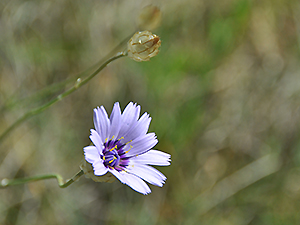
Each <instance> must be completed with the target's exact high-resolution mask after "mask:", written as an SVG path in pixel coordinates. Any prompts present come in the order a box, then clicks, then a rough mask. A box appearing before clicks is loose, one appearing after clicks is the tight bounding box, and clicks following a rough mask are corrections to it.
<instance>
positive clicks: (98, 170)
mask: <svg viewBox="0 0 300 225" xmlns="http://www.w3.org/2000/svg"><path fill="white" fill-rule="evenodd" d="M93 168H94V174H95V175H96V176H102V175H104V174H106V173H107V171H108V169H107V168H106V167H105V166H104V164H103V160H102V159H100V158H99V160H98V161H96V162H94V163H93Z"/></svg>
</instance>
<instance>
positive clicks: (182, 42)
mask: <svg viewBox="0 0 300 225" xmlns="http://www.w3.org/2000/svg"><path fill="white" fill-rule="evenodd" d="M149 4H154V5H156V6H158V7H159V8H160V9H161V11H162V21H161V26H160V27H159V28H157V29H156V30H154V33H155V34H157V35H159V36H160V37H161V40H162V46H161V51H160V53H159V54H158V55H157V56H156V57H154V58H152V59H151V60H150V61H149V62H142V63H137V62H134V61H132V60H130V59H128V58H122V59H119V60H117V61H115V62H113V63H112V64H110V65H109V66H108V67H107V68H106V69H105V70H103V71H102V72H101V73H100V74H99V75H98V76H97V77H95V78H94V79H93V80H92V81H91V82H89V83H88V84H87V85H86V86H84V87H83V88H81V89H79V90H77V91H76V92H75V93H73V94H72V95H70V96H68V97H67V98H65V99H63V100H62V101H60V102H59V103H57V104H55V105H53V106H52V107H51V108H49V109H48V110H46V111H45V112H43V113H42V114H40V115H38V116H35V117H34V118H31V119H30V120H28V121H27V122H25V123H24V124H23V125H21V126H20V127H18V128H17V129H16V130H14V132H13V133H11V134H10V135H9V136H8V137H7V138H6V139H5V140H4V141H3V142H2V143H0V179H2V178H5V177H7V178H13V177H25V176H31V175H37V174H44V173H53V172H56V173H60V174H61V175H62V176H63V177H65V178H69V177H71V176H72V175H73V174H74V173H76V172H77V171H78V169H79V164H80V161H81V160H82V158H83V150H82V148H83V147H84V146H86V145H88V144H89V143H90V141H89V138H88V136H89V129H90V128H92V127H93V122H92V110H93V108H94V107H96V106H99V105H104V106H105V107H106V109H107V110H108V111H109V112H110V111H111V108H112V105H113V103H114V102H116V101H119V102H120V103H121V107H122V108H124V107H125V105H126V104H127V103H128V102H129V101H133V102H137V103H139V104H140V105H141V106H142V111H143V112H144V111H147V112H148V113H150V115H151V117H152V122H151V126H150V131H154V132H156V134H157V136H158V139H159V143H158V145H157V146H156V148H157V149H159V150H163V151H165V152H168V153H170V154H171V155H172V165H171V166H169V167H163V168H159V169H160V170H161V171H162V172H163V173H164V174H165V175H166V176H167V177H168V179H167V182H166V184H165V185H164V187H163V188H157V187H154V186H151V189H152V193H151V194H150V195H149V196H143V195H141V194H138V193H136V192H135V191H133V190H131V189H130V188H129V187H127V186H125V185H122V184H121V183H120V182H118V181H116V182H114V183H112V184H107V183H95V182H93V181H92V180H89V179H85V178H84V177H83V178H81V179H80V180H79V181H78V182H76V183H75V184H72V185H71V186H70V187H68V188H66V189H60V188H59V187H58V186H57V183H56V181H55V180H49V181H40V182H36V183H31V184H28V185H22V186H15V187H10V188H7V189H1V190H0V224H5V225H6V224H8V225H10V224H17V225H23V224H24V225H25V224H30V225H32V224H72V225H73V224H137V225H141V224H185V225H186V224H202V225H205V224H207V225H211V224H214V225H231V224H232V225H254V224H255V225H260V224H261V225H263V224H275V225H277V224H278V225H279V224H282V225H287V224H299V222H300V216H299V213H298V211H299V208H300V151H299V148H300V133H299V132H300V126H299V125H300V111H299V106H300V63H299V60H300V57H299V56H300V54H299V53H300V51H299V47H300V3H299V1H297V0H291V1H284V0H261V1H250V0H229V1H221V0H219V1H217V0H215V1H209V0H206V1H205V0H199V1H196V0H186V1H180V0H173V1H162V2H161V1H154V0H153V1H114V0H110V1H108V0H103V1H86V0H81V1H76V0H75V1H71V0H60V1H57V0H56V1H48V0H45V1H36V0H31V1H21V0H13V1H10V0H1V1H0V133H2V132H4V131H5V129H7V128H8V127H9V125H11V124H12V123H13V122H14V121H16V119H18V118H19V117H20V116H22V115H23V114H24V113H25V112H27V111H28V110H30V109H32V108H35V107H37V106H40V105H42V104H43V103H45V102H47V101H49V100H50V99H52V98H53V97H55V96H57V95H58V94H59V93H62V92H63V91H64V90H65V89H67V88H68V87H70V86H72V85H73V82H75V81H76V79H77V78H78V74H80V73H81V72H82V71H85V70H86V69H87V68H91V66H92V65H95V64H96V63H98V62H99V61H100V60H101V59H103V58H104V57H106V55H107V54H109V53H110V51H111V50H112V49H113V48H114V47H115V46H117V45H118V44H119V43H120V42H121V41H122V40H123V39H124V38H126V37H128V35H130V34H132V33H133V32H135V31H136V30H137V25H136V24H139V21H137V18H138V17H139V12H140V10H141V9H142V8H143V7H144V6H147V5H149Z"/></svg>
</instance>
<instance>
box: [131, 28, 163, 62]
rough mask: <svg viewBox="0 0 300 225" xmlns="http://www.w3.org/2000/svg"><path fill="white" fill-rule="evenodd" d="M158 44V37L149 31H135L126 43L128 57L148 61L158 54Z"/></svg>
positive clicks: (159, 42)
mask: <svg viewBox="0 0 300 225" xmlns="http://www.w3.org/2000/svg"><path fill="white" fill-rule="evenodd" d="M160 45H161V40H160V38H159V37H158V36H157V35H155V34H152V33H151V32H150V31H139V32H136V33H135V34H134V35H133V36H132V38H130V40H129V42H128V44H127V51H128V57H129V58H131V59H133V60H135V61H138V62H141V61H149V60H150V58H151V57H153V56H156V55H157V54H158V51H159V50H158V48H159V47H160Z"/></svg>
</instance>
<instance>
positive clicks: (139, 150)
mask: <svg viewBox="0 0 300 225" xmlns="http://www.w3.org/2000/svg"><path fill="white" fill-rule="evenodd" d="M157 142H158V141H157V139H156V136H155V133H148V134H146V135H143V136H140V137H138V138H136V139H135V140H133V141H132V142H131V143H129V144H127V145H126V146H125V147H124V151H125V152H126V151H128V153H126V157H132V156H136V155H140V154H143V153H145V152H147V151H148V150H149V149H151V148H152V147H154V146H155V145H156V144H157ZM130 148H131V149H130Z"/></svg>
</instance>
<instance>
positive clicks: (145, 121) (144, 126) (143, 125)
mask: <svg viewBox="0 0 300 225" xmlns="http://www.w3.org/2000/svg"><path fill="white" fill-rule="evenodd" d="M150 122H151V117H149V114H148V113H144V114H143V115H142V116H141V118H140V119H139V120H138V121H137V122H135V124H133V126H132V127H131V128H130V129H128V131H127V132H126V134H124V142H125V143H126V142H128V141H130V140H134V139H135V138H138V137H139V136H141V135H144V134H146V133H147V131H148V129H149V125H150Z"/></svg>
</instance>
